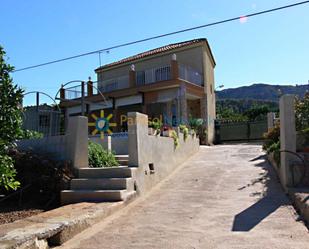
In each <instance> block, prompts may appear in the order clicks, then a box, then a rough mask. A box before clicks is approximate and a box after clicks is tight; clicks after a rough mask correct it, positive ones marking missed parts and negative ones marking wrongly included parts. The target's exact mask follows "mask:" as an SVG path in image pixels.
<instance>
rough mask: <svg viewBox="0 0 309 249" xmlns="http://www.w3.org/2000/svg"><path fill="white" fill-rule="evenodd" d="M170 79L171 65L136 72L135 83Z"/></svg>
mask: <svg viewBox="0 0 309 249" xmlns="http://www.w3.org/2000/svg"><path fill="white" fill-rule="evenodd" d="M170 79H171V65H164V66H161V67H157V68H151V69H147V70H144V71H138V72H136V85H137V86H142V85H147V84H152V83H155V82H158V81H164V80H170Z"/></svg>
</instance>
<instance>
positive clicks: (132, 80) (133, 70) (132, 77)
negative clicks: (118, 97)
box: [129, 65, 136, 87]
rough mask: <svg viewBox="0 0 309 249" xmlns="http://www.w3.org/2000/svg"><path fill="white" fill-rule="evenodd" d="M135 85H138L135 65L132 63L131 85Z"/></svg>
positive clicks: (130, 72)
mask: <svg viewBox="0 0 309 249" xmlns="http://www.w3.org/2000/svg"><path fill="white" fill-rule="evenodd" d="M135 86H136V72H135V66H134V65H131V67H130V71H129V87H135Z"/></svg>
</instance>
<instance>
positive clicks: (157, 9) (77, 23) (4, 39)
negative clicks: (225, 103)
mask: <svg viewBox="0 0 309 249" xmlns="http://www.w3.org/2000/svg"><path fill="white" fill-rule="evenodd" d="M295 2H297V0H272V1H269V0H253V1H251V0H233V1H231V0H218V1H213V0H212V1H211V0H186V1H181V0H169V1H166V0H155V1H151V0H147V1H146V0H144V1H142V0H135V1H124V0H122V1H116V0H114V1H110V0H104V1H103V0H88V1H82V0H74V1H73V0H65V1H64V0H52V1H51V0H45V1H41V0H27V1H22V0H10V1H5V0H2V1H1V15H0V23H1V28H0V44H1V45H2V46H3V47H4V48H5V50H6V51H7V54H8V57H9V60H8V61H9V63H11V64H12V65H14V66H15V67H16V69H18V68H22V67H26V66H30V65H33V64H39V63H42V62H46V61H50V60H54V59H59V58H63V57H68V56H71V55H75V54H79V53H84V52H88V51H92V50H97V49H101V48H105V47H109V46H112V45H115V44H119V43H124V42H129V41H132V40H137V39H142V38H145V37H149V36H153V35H158V34H162V33H167V32H172V31H175V30H179V29H184V28H188V27H192V26H197V25H202V24H205V23H209V22H213V21H217V20H221V19H225V18H230V17H234V16H239V15H244V14H248V13H251V12H256V11H261V10H264V9H269V8H273V7H278V6H281V5H286V4H291V3H295ZM308 13H309V4H307V5H303V6H300V7H295V8H291V9H287V10H283V11H278V12H276V13H271V14H267V15H263V16H258V17H252V18H250V19H248V20H247V21H246V22H244V23H241V22H238V21H236V22H231V23H227V24H223V25H220V26H215V27H210V28H206V29H200V30H195V31H191V32H187V33H184V34H179V35H174V36H170V37H166V38H163V39H158V40H153V41H149V42H145V43H141V44H138V45H134V46H129V47H126V48H121V49H117V50H111V51H110V53H108V54H102V63H103V64H105V63H109V62H112V61H115V60H117V59H120V58H123V57H127V56H130V55H133V54H135V53H138V52H142V51H145V50H148V49H152V48H155V47H159V46H162V45H165V44H168V43H173V42H178V41H183V40H189V39H193V38H200V37H206V38H207V39H208V40H209V43H210V46H211V48H212V51H213V54H214V56H215V59H216V62H217V67H216V71H215V78H216V84H217V85H219V84H224V85H225V88H230V87H238V86H243V85H250V84H252V83H257V82H263V83H270V84H306V83H307V82H308V80H309V75H308V74H309V73H308V72H309V71H308V66H309V62H308V58H309V32H308V27H309V15H308ZM98 66H99V59H98V55H91V56H87V57H82V58H79V59H75V60H70V61H66V62H62V63H58V64H54V65H50V66H46V67H41V68H36V69H32V70H27V71H22V72H16V73H14V74H13V75H12V76H13V78H14V81H15V83H18V84H19V85H21V86H22V87H23V88H25V90H26V91H44V92H46V93H48V94H51V95H52V96H54V95H55V93H56V91H57V90H58V89H59V87H60V85H61V83H65V82H67V81H70V80H75V79H78V80H86V79H87V78H88V76H91V77H92V78H93V79H96V75H95V73H94V69H95V68H96V67H98Z"/></svg>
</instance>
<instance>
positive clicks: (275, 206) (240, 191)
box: [62, 144, 309, 249]
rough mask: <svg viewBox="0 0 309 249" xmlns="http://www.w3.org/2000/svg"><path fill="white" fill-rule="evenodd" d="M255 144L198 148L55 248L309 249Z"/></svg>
mask: <svg viewBox="0 0 309 249" xmlns="http://www.w3.org/2000/svg"><path fill="white" fill-rule="evenodd" d="M296 219H297V215H296V214H295V210H294V209H293V207H292V206H291V204H290V202H289V200H288V198H287V197H286V196H285V194H284V193H283V191H282V189H281V187H280V185H279V183H278V181H277V178H276V176H275V174H274V172H273V171H272V170H271V168H270V166H269V165H268V163H267V162H265V158H264V154H263V152H262V150H261V146H260V145H253V144H250V145H248V144H239V145H222V146H214V147H201V149H200V151H199V153H198V154H196V155H195V156H194V157H192V158H191V159H190V160H188V161H187V162H185V163H184V164H183V165H182V166H180V167H179V168H178V169H177V170H176V171H175V172H174V173H173V174H172V175H171V176H170V177H169V178H168V179H167V180H166V181H164V182H162V183H161V184H160V185H159V186H157V187H156V188H155V189H154V190H153V191H152V192H151V193H150V194H148V195H147V196H145V197H143V198H140V199H138V200H137V201H135V202H134V203H132V204H130V205H129V206H128V207H127V208H125V209H123V210H122V211H120V212H118V213H116V214H114V215H113V216H110V217H109V218H108V219H106V220H104V221H102V222H101V223H99V224H96V225H95V226H93V227H91V228H89V229H88V230H85V231H84V232H83V233H81V234H79V235H77V236H76V237H75V238H73V239H72V240H71V241H68V242H67V243H65V244H64V245H63V246H62V248H83V249H85V248H143V249H146V248H161V249H162V248H203V249H204V248H206V249H207V248H228V249H230V248H244V249H245V248H246V249H247V248H257V249H266V248H271V249H275V248H280V249H283V248H289V249H301V248H306V249H308V248H309V235H308V231H307V228H306V227H305V226H304V224H303V223H301V222H297V221H296Z"/></svg>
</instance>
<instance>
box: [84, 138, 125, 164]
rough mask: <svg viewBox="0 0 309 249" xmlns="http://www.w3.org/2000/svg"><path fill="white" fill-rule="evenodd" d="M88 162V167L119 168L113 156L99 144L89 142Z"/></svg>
mask: <svg viewBox="0 0 309 249" xmlns="http://www.w3.org/2000/svg"><path fill="white" fill-rule="evenodd" d="M88 160H89V165H90V167H93V168H101V167H113V166H119V163H118V162H117V160H116V158H115V155H114V154H113V153H110V152H108V151H107V150H105V149H104V148H103V147H102V146H101V145H100V144H97V143H94V142H91V141H89V145H88Z"/></svg>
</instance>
